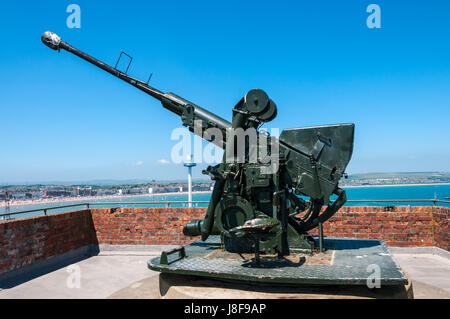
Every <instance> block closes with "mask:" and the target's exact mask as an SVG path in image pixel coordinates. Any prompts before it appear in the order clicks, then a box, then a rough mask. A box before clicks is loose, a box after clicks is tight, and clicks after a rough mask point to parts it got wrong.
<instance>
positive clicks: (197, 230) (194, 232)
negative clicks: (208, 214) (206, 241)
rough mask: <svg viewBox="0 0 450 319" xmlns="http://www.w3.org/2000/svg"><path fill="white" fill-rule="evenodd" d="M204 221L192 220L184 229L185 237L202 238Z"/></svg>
mask: <svg viewBox="0 0 450 319" xmlns="http://www.w3.org/2000/svg"><path fill="white" fill-rule="evenodd" d="M202 224H203V220H197V219H196V220H191V221H190V222H189V223H187V224H186V225H185V226H184V228H183V234H184V236H190V237H194V236H200V235H201V233H202Z"/></svg>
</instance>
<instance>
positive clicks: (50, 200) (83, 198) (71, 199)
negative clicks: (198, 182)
mask: <svg viewBox="0 0 450 319" xmlns="http://www.w3.org/2000/svg"><path fill="white" fill-rule="evenodd" d="M207 193H211V191H194V192H192V194H207ZM187 194H188V193H187V192H169V193H155V194H150V193H147V194H126V195H104V196H81V197H63V198H44V199H37V200H32V199H28V200H21V201H11V202H10V204H9V206H10V207H13V206H26V205H36V204H55V203H66V202H92V201H97V200H102V199H114V198H116V199H123V198H128V197H149V196H170V195H187ZM0 207H5V202H4V201H2V202H0Z"/></svg>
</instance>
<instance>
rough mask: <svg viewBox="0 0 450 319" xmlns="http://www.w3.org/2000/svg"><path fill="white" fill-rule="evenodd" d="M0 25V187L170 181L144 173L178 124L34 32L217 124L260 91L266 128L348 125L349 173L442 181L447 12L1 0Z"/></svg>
mask: <svg viewBox="0 0 450 319" xmlns="http://www.w3.org/2000/svg"><path fill="white" fill-rule="evenodd" d="M70 3H76V4H78V5H79V6H80V8H81V28H80V29H69V28H68V27H67V26H66V19H67V16H68V15H69V13H67V12H66V7H67V6H68V5H69V4H70ZM370 3H376V4H378V5H379V6H380V8H381V26H382V28H381V29H369V28H367V26H366V19H367V17H368V15H369V13H367V12H366V7H367V6H368V5H369V4H370ZM0 18H1V19H0V30H2V31H1V32H2V48H1V50H0V70H1V72H0V111H1V112H0V136H1V139H2V145H1V147H0V152H1V156H0V183H2V182H3V183H4V182H12V183H19V182H34V181H51V180H59V181H76V180H92V179H133V178H143V179H177V178H181V177H183V176H184V175H185V169H184V168H183V167H182V166H181V165H175V164H161V163H160V162H158V161H160V160H170V152H171V149H172V147H173V146H174V145H175V143H176V142H175V141H171V140H170V135H171V133H172V130H173V129H174V128H176V127H180V126H181V121H180V119H179V118H178V117H177V116H175V115H173V114H171V113H169V112H168V111H167V110H165V109H163V108H162V107H161V106H160V104H159V102H158V101H156V100H154V99H152V98H151V97H149V96H147V95H145V94H144V93H142V92H140V91H138V90H136V89H135V88H133V87H131V86H129V85H128V84H126V83H124V82H122V81H120V80H118V79H116V78H114V77H113V76H111V75H109V74H107V73H105V72H103V71H101V70H100V69H97V68H95V67H94V66H92V65H90V64H88V63H86V62H85V61H82V60H80V59H79V58H77V57H75V56H73V55H71V54H69V53H67V52H61V53H60V54H58V53H56V52H54V51H52V50H50V49H48V48H47V47H45V46H44V45H43V44H42V43H41V41H40V36H41V34H42V33H43V32H44V31H46V30H51V31H54V32H55V33H57V34H59V35H60V36H61V37H62V39H63V40H64V41H66V42H68V43H70V44H72V45H73V46H75V47H77V48H79V49H81V50H83V51H86V52H87V53H89V54H91V55H93V56H95V57H97V58H98V59H100V60H103V61H105V62H106V63H109V64H114V63H115V61H116V59H117V57H118V55H119V53H120V51H122V50H124V51H126V52H127V53H129V54H130V55H132V56H133V57H134V60H133V63H132V65H131V67H130V70H129V74H130V75H132V76H135V77H138V78H140V79H143V80H144V81H146V80H147V78H148V75H149V74H150V72H153V77H152V80H151V84H152V85H153V86H155V87H157V88H159V89H161V90H162V91H170V92H175V93H177V94H178V95H180V96H183V97H185V98H186V99H189V100H191V101H193V102H194V103H196V104H198V105H201V106H203V107H204V108H206V109H208V110H210V111H212V112H215V113H217V114H218V115H220V116H222V117H224V118H227V119H231V109H232V107H233V106H234V105H235V104H236V102H237V101H238V100H239V99H240V98H241V97H242V96H243V95H244V94H245V93H246V92H247V91H248V90H250V89H252V88H262V89H264V90H265V91H266V92H267V93H268V94H269V96H270V97H271V98H272V99H273V100H274V101H275V102H276V103H277V106H278V117H277V118H276V119H275V120H274V121H272V122H270V123H269V124H267V127H268V128H270V127H277V128H280V129H283V128H292V127H301V126H311V125H322V124H334V123H347V122H353V123H355V124H356V131H355V146H354V153H353V158H352V160H351V162H350V165H349V167H348V173H350V174H351V173H363V172H393V171H449V170H450V164H449V163H450V147H449V145H450V129H449V125H450V123H449V119H450V41H449V39H450V22H449V21H450V2H448V1H424V0H423V1H422V0H421V1H400V0H399V1H375V0H373V1H356V0H353V1H351V0H349V1H320V2H317V1H276V2H273V1H271V2H264V1H214V0H208V1H200V0H198V1H197V0H196V1H190V0H189V1H187V0H185V1H133V0H129V1H117V2H116V1H79V0H72V1H40V2H37V1H29V2H27V1H21V2H20V5H19V4H18V3H17V2H13V1H9V2H4V3H2V9H1V13H0ZM194 171H195V174H194V177H200V176H201V175H200V168H196V169H195V170H194Z"/></svg>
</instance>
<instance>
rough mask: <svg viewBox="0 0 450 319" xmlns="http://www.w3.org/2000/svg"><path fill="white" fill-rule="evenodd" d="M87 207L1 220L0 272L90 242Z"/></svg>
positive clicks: (89, 219) (89, 223)
mask: <svg viewBox="0 0 450 319" xmlns="http://www.w3.org/2000/svg"><path fill="white" fill-rule="evenodd" d="M94 240H95V233H94V231H93V227H92V219H91V214H90V212H89V210H79V211H71V212H65V213H57V214H51V215H48V216H38V217H30V218H20V219H14V220H11V221H2V222H0V275H1V274H3V273H6V272H8V271H11V270H14V269H18V268H21V267H23V266H26V265H31V264H34V263H35V262H38V261H41V260H45V259H47V258H49V257H52V256H56V255H59V254H62V253H65V252H68V251H70V250H73V249H76V248H79V247H83V246H86V245H88V244H91V243H93V242H94Z"/></svg>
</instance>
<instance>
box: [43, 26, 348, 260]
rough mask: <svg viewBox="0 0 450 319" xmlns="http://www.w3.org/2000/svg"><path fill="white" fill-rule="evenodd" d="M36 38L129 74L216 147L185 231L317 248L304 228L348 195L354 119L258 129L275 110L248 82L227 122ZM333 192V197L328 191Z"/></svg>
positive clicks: (255, 244) (230, 246)
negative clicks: (197, 210)
mask: <svg viewBox="0 0 450 319" xmlns="http://www.w3.org/2000/svg"><path fill="white" fill-rule="evenodd" d="M41 40H42V42H43V43H44V44H45V45H47V46H48V47H50V48H51V49H54V50H58V51H59V50H61V49H63V50H66V51H68V52H71V53H73V54H75V55H77V56H79V57H80V58H82V59H84V60H86V61H88V62H90V63H92V64H94V65H95V66H97V67H99V68H101V69H103V70H105V71H107V72H109V73H111V74H112V75H114V76H116V77H118V78H119V79H121V80H123V81H125V82H128V83H129V84H131V85H133V86H135V87H136V88H138V89H140V90H141V91H144V92H145V93H147V94H148V95H150V96H152V97H154V98H156V99H158V100H159V101H160V102H161V103H162V105H163V106H164V107H165V108H166V109H168V110H169V111H172V112H173V113H175V114H177V115H178V116H180V117H181V119H182V122H183V125H184V126H187V127H188V128H189V130H190V131H191V132H194V133H195V134H198V135H200V136H201V137H203V138H204V139H206V140H207V141H209V142H211V143H214V144H215V145H218V146H220V147H222V148H223V149H224V150H225V151H224V158H223V162H222V163H221V164H220V165H217V166H214V167H208V169H206V170H205V171H204V173H205V174H208V175H210V176H211V178H212V179H213V180H214V181H215V185H214V189H213V191H212V194H211V199H210V202H209V205H208V208H207V211H206V215H205V218H204V219H203V220H194V221H191V222H189V223H188V224H187V225H186V226H185V227H184V229H183V233H184V234H185V235H186V236H199V235H201V238H202V240H203V241H205V240H206V239H207V238H208V237H209V236H210V235H220V236H221V241H222V245H223V247H224V248H225V249H226V250H227V251H229V252H236V253H244V252H254V253H255V254H256V255H257V256H258V255H259V253H260V252H262V253H265V254H274V253H277V254H278V255H279V256H284V255H289V253H290V252H291V251H295V250H301V249H308V250H312V249H314V248H315V241H314V240H313V238H312V237H311V236H310V235H309V234H308V231H309V230H311V229H313V228H315V227H317V226H318V225H319V224H321V223H324V222H325V221H326V220H327V219H329V218H330V217H331V216H333V214H335V213H336V212H337V211H338V210H339V208H340V207H341V206H342V205H343V204H344V203H345V202H346V196H345V191H343V190H342V189H341V188H339V186H338V183H339V180H340V179H341V177H342V176H343V175H344V174H345V173H344V172H345V169H346V166H347V164H348V162H349V161H350V158H351V155H352V152H353V136H354V124H337V125H322V126H315V127H304V128H294V129H286V130H283V131H282V133H281V135H280V137H279V138H278V139H276V138H274V137H271V136H268V134H266V133H264V132H263V131H261V130H259V128H260V126H261V125H262V124H264V123H266V122H269V121H271V120H273V119H274V118H275V117H276V115H277V107H276V105H275V103H274V102H273V101H272V100H271V99H270V98H269V97H268V96H267V94H266V93H265V92H264V91H263V90H260V89H253V90H250V91H249V92H248V93H247V94H246V95H245V96H244V97H243V98H242V99H240V100H239V102H238V103H237V104H236V105H235V106H234V108H233V110H232V111H233V117H232V122H228V121H226V120H225V119H222V118H220V117H219V116H217V115H215V114H213V113H211V112H209V111H207V110H205V109H204V108H202V107H200V106H198V105H195V104H194V103H192V102H190V101H188V100H185V99H184V98H181V97H179V96H177V95H175V94H173V93H164V92H161V91H159V90H157V89H155V88H153V87H151V86H150V85H148V83H145V82H143V81H140V80H138V79H135V78H133V77H131V76H129V75H127V74H126V72H125V73H124V72H121V71H119V70H118V69H117V68H116V67H117V64H116V67H112V66H109V65H107V64H105V63H103V62H101V61H99V60H97V59H95V58H93V57H92V56H90V55H88V54H86V53H84V52H82V51H80V50H78V49H76V48H74V47H72V46H71V45H69V44H67V43H66V42H64V41H62V40H61V38H60V37H59V36H57V35H56V34H54V33H52V32H49V31H47V32H45V33H44V34H43V35H42V37H41ZM211 132H213V133H211ZM332 195H337V198H336V199H335V200H334V201H333V202H331V201H330V197H331V196H332Z"/></svg>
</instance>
